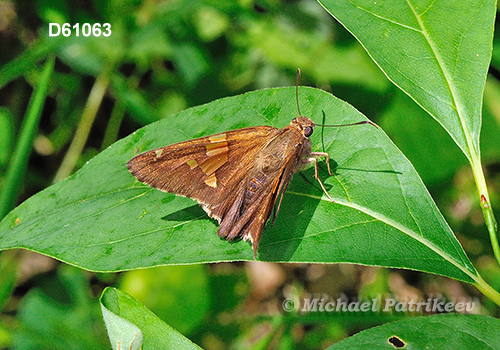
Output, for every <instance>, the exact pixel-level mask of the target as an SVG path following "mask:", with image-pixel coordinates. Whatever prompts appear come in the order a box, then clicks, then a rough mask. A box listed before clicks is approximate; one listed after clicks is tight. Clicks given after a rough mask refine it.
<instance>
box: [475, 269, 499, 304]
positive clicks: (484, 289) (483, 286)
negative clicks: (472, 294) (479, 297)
mask: <svg viewBox="0 0 500 350" xmlns="http://www.w3.org/2000/svg"><path fill="white" fill-rule="evenodd" d="M474 280H475V281H476V283H474V286H475V287H476V288H477V289H478V290H479V291H480V292H481V293H482V294H483V295H484V296H486V297H487V298H488V299H490V300H491V301H493V302H494V303H495V304H497V305H498V306H500V293H498V292H497V291H496V290H495V289H493V287H491V286H490V285H489V284H488V283H486V282H485V281H484V280H483V279H482V278H481V276H479V274H478V275H477V276H475V277H474Z"/></svg>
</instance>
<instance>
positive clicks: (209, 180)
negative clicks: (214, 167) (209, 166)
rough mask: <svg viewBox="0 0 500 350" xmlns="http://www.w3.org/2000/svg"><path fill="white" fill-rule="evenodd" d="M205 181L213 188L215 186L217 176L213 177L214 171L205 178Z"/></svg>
mask: <svg viewBox="0 0 500 350" xmlns="http://www.w3.org/2000/svg"><path fill="white" fill-rule="evenodd" d="M205 183H206V184H207V185H208V186H210V187H213V188H217V178H216V177H215V173H212V174H211V175H210V176H209V177H207V178H206V179H205Z"/></svg>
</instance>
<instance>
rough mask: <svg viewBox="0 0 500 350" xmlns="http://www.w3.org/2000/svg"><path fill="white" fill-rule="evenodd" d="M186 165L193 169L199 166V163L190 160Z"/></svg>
mask: <svg viewBox="0 0 500 350" xmlns="http://www.w3.org/2000/svg"><path fill="white" fill-rule="evenodd" d="M186 164H187V165H189V168H190V169H193V168H195V167H197V166H198V162H197V161H196V159H190V160H188V161H187V162H186Z"/></svg>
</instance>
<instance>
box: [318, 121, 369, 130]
mask: <svg viewBox="0 0 500 350" xmlns="http://www.w3.org/2000/svg"><path fill="white" fill-rule="evenodd" d="M361 124H371V125H373V126H374V127H376V128H377V129H378V126H377V124H375V123H374V122H372V121H370V120H363V121H362V122H357V123H350V124H333V125H325V124H316V126H326V127H329V128H340V127H341V126H352V125H361Z"/></svg>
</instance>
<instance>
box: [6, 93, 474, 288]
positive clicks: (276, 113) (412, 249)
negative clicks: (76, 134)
mask: <svg viewBox="0 0 500 350" xmlns="http://www.w3.org/2000/svg"><path fill="white" fill-rule="evenodd" d="M300 96H301V102H300V103H301V108H302V111H303V112H304V113H305V115H309V116H312V118H313V119H315V120H316V121H321V119H323V118H324V119H325V121H326V122H327V123H335V124H345V123H350V122H354V121H359V120H362V119H363V118H364V117H363V115H362V114H360V113H359V112H357V111H356V110H355V109H354V108H352V107H351V106H349V105H348V104H346V103H344V102H342V101H340V100H338V99H336V98H335V97H333V96H332V95H330V94H328V93H325V92H324V91H322V90H317V89H310V88H302V89H300ZM293 97H294V89H293V88H283V89H269V90H261V91H256V92H252V93H247V94H243V95H240V96H235V97H231V98H226V99H221V100H217V101H214V102H212V103H209V104H207V105H202V106H199V107H195V108H192V109H188V110H186V111H183V112H181V113H179V114H177V115H176V116H174V117H172V118H170V119H169V120H162V121H160V122H157V123H154V124H151V125H149V126H147V127H145V128H142V129H141V130H139V131H137V132H136V133H134V134H133V135H130V136H129V137H127V138H125V139H123V140H121V141H119V142H117V143H116V144H114V145H112V146H111V147H110V148H108V149H107V150H106V151H104V152H102V153H101V154H100V155H99V156H97V157H95V158H94V159H93V160H92V161H90V162H89V163H88V164H87V165H86V166H85V167H83V168H82V169H81V170H80V171H78V172H77V173H76V174H74V175H73V176H71V177H70V178H68V179H67V180H65V181H62V182H61V183H58V184H56V185H53V186H51V187H50V188H48V189H47V190H45V191H43V192H41V193H39V194H37V195H35V196H33V197H31V198H30V199H29V200H27V201H26V202H24V203H23V204H21V205H20V206H19V207H18V208H16V209H15V210H14V211H12V212H11V213H10V214H9V215H8V216H7V217H6V218H5V219H4V220H3V221H2V223H1V224H0V248H2V249H8V248H18V247H23V248H27V249H31V250H35V251H38V252H41V253H43V254H47V255H50V256H53V257H56V258H57V259H60V260H63V261H65V262H68V263H70V264H74V265H77V266H80V267H83V268H86V269H90V270H97V271H118V270H126V269H133V268H138V267H148V266H154V265H161V264H179V263H194V262H213V261H224V260H225V261H234V260H251V259H252V255H253V254H252V250H251V249H250V245H249V244H248V243H246V242H242V241H239V242H235V243H228V242H226V241H224V240H222V239H219V238H218V237H217V235H216V231H217V225H216V223H215V222H214V221H213V220H210V219H209V218H208V217H207V216H206V215H205V213H204V212H203V211H202V210H201V208H200V207H199V206H198V205H196V204H195V203H194V202H193V201H192V200H191V199H188V198H183V197H176V196H174V195H172V194H165V193H162V192H160V191H157V190H155V189H152V188H150V187H148V186H146V185H143V184H141V183H139V182H138V181H136V180H135V178H134V177H133V176H132V175H130V174H129V173H128V171H127V170H126V168H125V164H126V162H127V161H128V160H129V159H130V158H132V157H133V156H134V155H135V154H137V153H138V152H141V151H145V150H149V149H153V148H156V147H160V146H164V145H167V144H171V143H174V142H178V141H182V140H186V139H190V138H194V137H199V136H202V135H208V134H211V133H215V132H218V131H223V130H231V129H236V128H239V127H245V126H250V125H262V124H267V125H273V126H278V127H283V126H285V125H287V124H288V123H289V121H290V119H291V118H292V117H293V116H295V115H296V111H295V109H296V107H295V106H294V104H293V100H294V98H293ZM312 141H313V144H314V145H315V147H314V148H315V149H316V150H324V151H326V152H329V153H330V154H331V155H332V159H333V162H334V163H335V164H336V165H337V166H336V170H335V173H336V174H335V176H332V177H328V176H327V174H326V172H324V171H323V172H320V177H321V178H323V179H324V183H325V186H326V187H327V188H328V189H329V193H330V195H331V196H332V197H333V198H334V199H335V201H336V203H331V202H330V201H328V200H326V197H325V196H324V195H323V194H322V191H321V189H320V187H319V185H318V184H317V183H316V182H315V180H314V178H313V174H314V170H313V169H312V168H310V169H308V170H306V171H304V172H302V173H301V174H300V175H296V176H295V178H294V180H293V181H292V183H291V184H290V186H289V189H288V191H287V193H286V195H285V198H284V200H283V205H282V209H281V211H280V215H279V217H278V220H276V223H275V226H274V227H273V228H268V229H267V230H266V231H265V232H264V234H263V237H262V241H261V244H260V247H259V258H260V259H262V260H269V261H297V262H352V263H360V264H369V265H382V266H390V267H402V268H410V269H416V270H421V271H427V272H433V273H438V274H442V275H445V276H450V277H453V278H457V279H461V280H464V281H471V279H472V278H474V275H475V274H476V272H475V270H474V268H473V267H471V264H470V263H469V261H468V259H467V257H466V256H465V254H464V252H463V250H462V248H461V247H460V245H459V243H458V241H457V240H456V239H455V237H454V236H453V233H452V232H451V230H450V228H449V227H448V225H447V224H446V222H445V221H444V219H443V218H442V216H441V214H440V213H439V211H438V209H437V208H436V206H435V204H434V203H433V201H432V199H431V197H430V196H429V194H428V192H427V191H426V189H425V187H424V186H423V184H422V182H421V180H420V179H419V177H418V175H417V174H416V172H415V170H414V169H413V167H412V166H411V165H410V163H409V162H408V161H407V160H406V158H405V157H404V156H403V155H402V154H401V153H400V152H399V151H398V150H397V148H396V147H395V146H394V145H393V144H392V142H391V141H390V140H389V139H388V138H387V136H386V135H385V134H384V133H383V131H382V130H380V129H377V128H375V127H372V126H370V125H362V126H355V127H348V128H330V129H321V128H319V127H317V128H316V133H315V134H314V135H313V137H312Z"/></svg>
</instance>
